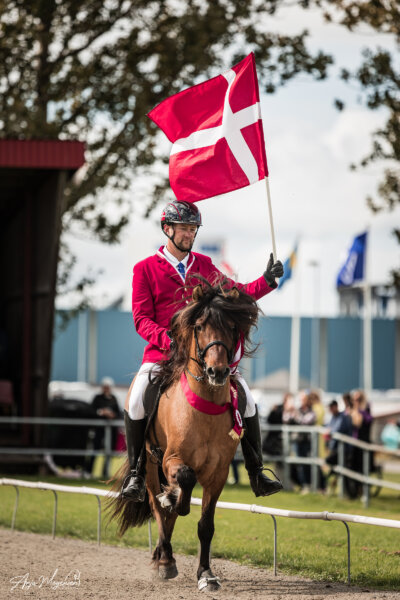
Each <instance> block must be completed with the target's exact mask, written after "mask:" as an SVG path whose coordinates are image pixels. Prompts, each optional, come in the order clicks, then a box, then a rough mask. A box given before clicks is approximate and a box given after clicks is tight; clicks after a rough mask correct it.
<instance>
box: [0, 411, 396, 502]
mask: <svg viewBox="0 0 400 600" xmlns="http://www.w3.org/2000/svg"><path fill="white" fill-rule="evenodd" d="M2 423H3V424H10V425H11V424H15V425H16V424H19V425H36V426H38V425H48V426H49V425H53V426H57V425H58V426H59V425H63V426H78V427H79V426H86V427H104V429H105V435H104V450H93V449H86V448H82V449H62V448H38V447H22V448H21V447H1V446H0V454H15V455H17V454H18V455H32V454H35V455H38V456H48V455H70V456H100V455H101V456H105V461H106V471H108V465H109V464H110V458H111V457H114V456H121V453H120V452H115V451H113V450H112V442H111V440H112V436H111V429H112V428H113V427H123V425H124V423H123V421H122V420H107V419H71V418H69V419H60V418H50V417H0V424H2ZM261 429H262V432H263V433H266V432H267V431H276V432H281V433H282V455H280V456H277V455H273V456H272V455H267V454H265V455H264V459H265V461H266V462H275V463H279V462H280V463H282V466H283V484H284V486H285V487H287V488H288V487H290V483H289V482H290V466H291V465H310V467H311V489H312V491H317V489H318V467H321V466H323V465H324V464H325V462H324V460H323V459H322V458H320V457H319V454H318V452H319V436H320V435H323V434H326V433H327V432H328V431H329V430H328V429H326V428H325V427H318V426H311V427H310V426H309V427H306V426H301V425H266V424H262V426H261ZM297 433H306V434H308V435H309V436H310V440H311V450H310V456H305V457H304V456H295V455H294V454H293V452H292V449H291V446H292V442H291V437H292V435H293V434H297ZM332 437H333V438H334V439H336V440H337V441H338V465H336V466H335V467H333V470H334V471H335V472H336V473H337V474H338V478H339V495H340V497H343V496H344V491H345V478H349V479H353V480H355V481H359V482H360V483H362V484H363V494H362V499H363V503H364V505H365V506H366V507H368V505H369V500H370V489H371V486H376V487H382V488H388V489H392V490H396V491H399V492H400V483H395V482H392V481H387V480H385V479H383V478H382V479H381V478H379V479H378V478H377V477H371V475H370V456H369V454H370V453H371V452H379V453H381V454H388V455H390V456H392V457H394V458H398V459H400V450H392V449H388V448H386V447H385V446H379V445H377V444H367V443H365V442H360V441H359V440H357V439H355V438H352V437H348V436H345V435H342V434H339V433H335V434H333V436H332ZM346 446H352V447H358V448H360V449H361V450H362V452H363V471H362V473H359V472H357V471H354V470H352V469H349V468H348V465H346V456H345V455H346V453H345V448H346ZM239 452H240V446H239Z"/></svg>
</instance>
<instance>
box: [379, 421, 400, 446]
mask: <svg viewBox="0 0 400 600" xmlns="http://www.w3.org/2000/svg"><path fill="white" fill-rule="evenodd" d="M381 440H382V443H383V445H384V446H386V448H390V450H397V449H398V448H399V447H400V420H399V422H398V423H397V422H396V419H388V421H387V423H386V425H385V427H384V428H383V429H382V433H381Z"/></svg>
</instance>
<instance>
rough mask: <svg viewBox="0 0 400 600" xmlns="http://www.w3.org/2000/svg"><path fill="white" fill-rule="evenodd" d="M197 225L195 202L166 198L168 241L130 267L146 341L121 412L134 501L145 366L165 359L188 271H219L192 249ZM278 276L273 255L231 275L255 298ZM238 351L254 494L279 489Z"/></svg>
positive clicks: (141, 488)
mask: <svg viewBox="0 0 400 600" xmlns="http://www.w3.org/2000/svg"><path fill="white" fill-rule="evenodd" d="M201 224H202V223H201V214H200V211H199V209H198V208H197V206H196V205H195V204H191V203H188V202H182V201H176V200H175V201H173V202H170V203H168V204H167V206H166V207H165V208H164V210H163V212H162V215H161V229H162V231H163V233H164V234H165V235H166V236H167V238H168V241H167V244H166V245H165V246H161V247H160V248H159V250H158V251H157V252H156V254H155V255H153V256H150V257H148V258H146V259H145V260H142V261H140V262H139V263H137V264H136V265H135V266H134V269H133V281H132V312H133V319H134V323H135V327H136V331H137V332H138V333H139V335H141V336H142V337H143V338H144V339H145V340H146V341H147V342H149V343H148V345H147V346H146V348H145V350H144V355H143V363H142V366H141V367H140V369H139V371H138V373H137V375H136V378H135V380H134V383H133V386H132V387H131V390H130V394H129V409H128V411H126V410H125V412H124V417H125V430H126V446H127V450H128V459H129V465H130V468H131V473H130V476H128V477H127V478H126V480H125V482H124V484H123V486H122V495H123V496H124V497H126V498H130V499H132V500H134V501H137V502H141V501H143V500H144V497H145V481H144V473H143V472H142V471H143V469H141V468H140V465H139V464H138V460H139V456H140V454H141V450H142V448H143V444H144V434H145V428H146V417H145V412H144V407H143V398H144V392H145V390H146V387H147V384H148V381H149V371H150V369H151V368H153V370H154V369H157V364H156V363H158V362H159V361H161V360H165V358H166V356H167V353H168V350H169V348H170V345H171V339H170V337H169V335H168V328H169V324H170V320H171V317H172V315H173V314H174V313H175V312H176V311H177V310H178V309H179V308H182V307H183V306H185V304H189V302H190V300H191V287H186V286H185V283H188V279H190V277H187V275H189V276H190V274H192V273H193V274H195V275H197V274H200V275H201V276H203V277H204V278H205V279H207V280H209V281H215V279H216V277H218V276H223V275H222V273H221V272H220V271H218V269H217V268H216V267H215V266H214V265H213V263H212V262H211V259H210V258H209V257H208V256H205V255H204V254H198V253H197V252H191V250H192V246H193V243H194V240H195V238H196V235H197V231H198V229H199V227H200V226H201ZM282 275H283V266H282V263H281V262H280V261H279V260H278V261H276V262H274V260H273V256H272V254H271V255H270V259H269V261H268V265H267V268H266V271H265V272H264V274H263V275H262V276H261V277H259V278H258V279H256V280H255V281H253V282H251V283H248V284H246V285H242V284H237V283H236V284H235V283H234V282H233V281H232V280H231V283H232V285H236V286H237V287H240V288H241V289H242V290H243V291H244V292H246V293H248V294H249V295H251V296H253V297H254V298H255V299H256V300H258V299H259V298H262V297H263V296H265V295H266V294H268V293H269V292H271V291H272V290H273V289H275V288H276V287H277V283H276V282H275V277H282ZM241 355H242V353H240V352H239V351H238V352H237V355H236V356H235V357H234V359H233V364H232V365H231V373H232V374H234V376H235V378H236V380H238V381H239V382H240V383H241V384H242V386H243V388H244V390H245V392H246V399H247V405H246V412H245V414H244V418H245V437H244V439H246V440H247V443H242V449H243V456H244V462H245V466H246V469H247V471H248V474H249V479H250V484H251V487H252V489H253V492H254V493H255V495H256V496H268V495H270V494H273V493H275V492H279V491H280V490H281V489H282V485H281V483H280V482H278V481H274V480H271V479H269V478H268V477H266V476H265V475H264V474H263V473H262V469H263V461H262V451H261V435H260V425H259V420H258V414H257V407H256V405H255V402H254V399H253V397H252V395H251V393H250V390H249V388H248V386H247V384H246V382H245V380H244V379H243V377H242V376H241V374H240V373H239V372H238V371H236V368H237V364H238V362H239V360H240V358H241Z"/></svg>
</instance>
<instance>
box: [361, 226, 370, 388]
mask: <svg viewBox="0 0 400 600" xmlns="http://www.w3.org/2000/svg"><path fill="white" fill-rule="evenodd" d="M369 244H370V231H369V228H368V229H367V239H366V244H365V258H364V260H365V263H364V272H365V276H364V315H363V316H364V318H363V367H364V368H363V379H364V381H363V387H364V391H365V392H366V393H367V395H368V394H369V392H370V391H371V390H372V320H371V313H372V306H371V304H372V303H371V284H370V281H369V264H368V262H369V261H368V256H369Z"/></svg>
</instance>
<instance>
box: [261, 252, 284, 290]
mask: <svg viewBox="0 0 400 600" xmlns="http://www.w3.org/2000/svg"><path fill="white" fill-rule="evenodd" d="M283 273H284V271H283V265H282V263H281V261H280V260H277V261H276V262H274V255H273V254H272V252H271V254H270V256H269V261H268V264H267V269H266V271H265V272H264V273H263V275H264V279H265V281H266V282H267V283H268V285H269V287H271V288H276V287H277V286H278V284H277V283H276V281H275V277H282V275H283Z"/></svg>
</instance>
